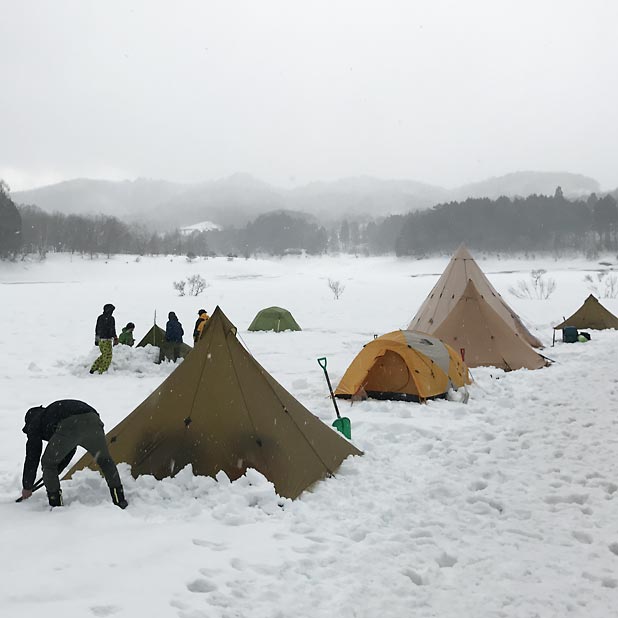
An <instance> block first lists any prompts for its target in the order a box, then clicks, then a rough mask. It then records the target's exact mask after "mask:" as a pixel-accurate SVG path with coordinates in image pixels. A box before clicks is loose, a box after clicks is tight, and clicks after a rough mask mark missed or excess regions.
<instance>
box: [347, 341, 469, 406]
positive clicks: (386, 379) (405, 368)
mask: <svg viewBox="0 0 618 618" xmlns="http://www.w3.org/2000/svg"><path fill="white" fill-rule="evenodd" d="M470 382H471V379H470V375H469V372H468V367H467V366H466V364H465V363H464V362H463V361H462V359H461V357H460V356H459V354H458V353H457V352H455V350H454V349H453V348H451V347H450V346H448V345H446V344H445V343H443V342H442V341H440V340H439V339H437V338H436V337H432V336H431V335H426V334H425V333H419V332H415V331H409V330H398V331H394V332H392V333H387V334H386V335H382V336H381V337H378V338H377V339H374V340H373V341H370V342H369V343H368V344H367V345H365V346H364V347H363V349H362V350H361V351H360V352H359V354H358V355H357V356H356V358H355V359H354V360H353V361H352V363H351V364H350V366H349V367H348V369H347V371H346V372H345V374H344V376H343V378H341V382H339V386H338V387H337V390H336V391H335V397H341V398H344V399H346V398H347V399H349V398H351V397H355V396H358V395H363V394H366V395H367V396H368V397H372V398H374V399H399V400H405V401H425V400H426V399H432V398H436V397H443V396H445V395H446V393H447V391H448V389H449V388H459V387H461V386H464V385H465V384H470Z"/></svg>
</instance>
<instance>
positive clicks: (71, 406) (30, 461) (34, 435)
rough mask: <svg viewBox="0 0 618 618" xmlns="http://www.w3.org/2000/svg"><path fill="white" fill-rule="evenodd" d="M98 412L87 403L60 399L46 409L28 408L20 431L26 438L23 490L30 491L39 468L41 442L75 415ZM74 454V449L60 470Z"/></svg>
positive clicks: (40, 407)
mask: <svg viewBox="0 0 618 618" xmlns="http://www.w3.org/2000/svg"><path fill="white" fill-rule="evenodd" d="M91 412H94V413H95V414H98V412H97V411H96V410H95V409H94V408H93V407H92V406H89V405H88V404H87V403H84V402H83V401H78V400H77V399H61V400H60V401H54V403H50V404H49V405H48V406H47V407H43V406H39V407H38V408H30V410H28V412H26V418H25V425H24V428H23V429H22V431H23V432H24V433H25V434H26V435H27V436H28V440H27V442H26V460H25V461H24V474H23V478H22V485H23V488H24V489H32V486H33V485H34V479H35V477H36V471H37V469H38V467H39V461H40V459H41V452H42V451H43V440H50V439H51V437H52V436H53V435H54V433H55V431H56V428H57V427H58V424H59V423H60V421H63V420H64V419H65V418H68V417H69V416H74V415H76V414H89V413H91ZM74 454H75V449H73V450H72V451H71V452H70V453H67V456H66V457H65V458H64V459H63V460H62V462H61V464H60V469H64V468H66V466H67V465H68V464H69V462H70V461H71V458H72V457H73V455H74Z"/></svg>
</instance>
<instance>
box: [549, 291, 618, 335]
mask: <svg viewBox="0 0 618 618" xmlns="http://www.w3.org/2000/svg"><path fill="white" fill-rule="evenodd" d="M565 326H574V327H575V328H589V329H592V330H605V329H606V328H616V329H618V317H616V316H615V315H614V314H613V313H612V312H611V311H608V310H607V309H606V308H605V307H604V306H603V305H602V304H601V303H600V302H599V301H598V299H597V298H596V297H595V296H594V295H593V294H590V296H588V298H587V299H586V300H585V301H584V304H583V305H582V306H581V307H580V308H579V309H578V310H577V311H576V312H575V313H574V314H573V315H572V316H571V317H570V318H567V319H566V320H564V322H561V323H560V324H558V326H554V330H559V329H563V328H564V327H565Z"/></svg>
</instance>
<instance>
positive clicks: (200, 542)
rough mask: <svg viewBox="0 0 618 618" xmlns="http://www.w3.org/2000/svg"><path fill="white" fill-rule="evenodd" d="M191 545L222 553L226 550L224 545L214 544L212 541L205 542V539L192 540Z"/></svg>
mask: <svg viewBox="0 0 618 618" xmlns="http://www.w3.org/2000/svg"><path fill="white" fill-rule="evenodd" d="M193 545H197V546H198V547H208V549H212V550H213V551H223V550H225V549H227V545H226V544H225V543H215V542H214V541H206V540H205V539H193Z"/></svg>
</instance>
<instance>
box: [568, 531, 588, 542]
mask: <svg viewBox="0 0 618 618" xmlns="http://www.w3.org/2000/svg"><path fill="white" fill-rule="evenodd" d="M571 534H572V535H573V538H575V539H577V540H578V541H579V542H580V543H586V544H588V545H590V543H592V536H591V535H590V534H588V533H587V532H581V531H579V530H573V532H572V533H571Z"/></svg>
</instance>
